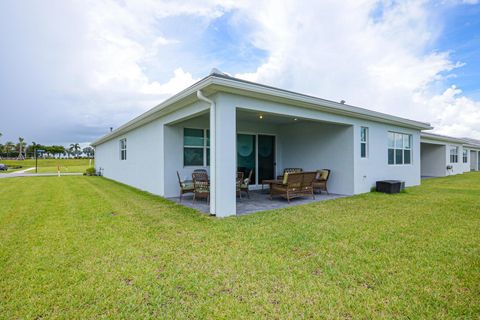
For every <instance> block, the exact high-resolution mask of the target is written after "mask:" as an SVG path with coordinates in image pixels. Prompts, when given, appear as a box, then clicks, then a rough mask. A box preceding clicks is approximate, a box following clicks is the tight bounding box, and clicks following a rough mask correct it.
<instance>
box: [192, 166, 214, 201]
mask: <svg viewBox="0 0 480 320" xmlns="http://www.w3.org/2000/svg"><path fill="white" fill-rule="evenodd" d="M192 180H193V202H194V203H195V200H197V198H204V199H207V202H208V201H210V182H209V181H208V175H207V174H206V173H205V172H193V173H192Z"/></svg>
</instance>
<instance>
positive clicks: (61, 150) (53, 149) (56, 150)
mask: <svg viewBox="0 0 480 320" xmlns="http://www.w3.org/2000/svg"><path fill="white" fill-rule="evenodd" d="M46 150H48V153H50V154H52V155H53V156H54V157H57V156H60V155H61V154H65V147H64V146H56V145H53V146H48V147H46Z"/></svg>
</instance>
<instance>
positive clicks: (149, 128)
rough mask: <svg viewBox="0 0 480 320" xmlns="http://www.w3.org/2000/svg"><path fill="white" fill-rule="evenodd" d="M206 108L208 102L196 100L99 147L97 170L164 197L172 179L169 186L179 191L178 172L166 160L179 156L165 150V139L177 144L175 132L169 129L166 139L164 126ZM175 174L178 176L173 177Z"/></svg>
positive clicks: (96, 153) (96, 157)
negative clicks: (122, 145) (122, 152)
mask: <svg viewBox="0 0 480 320" xmlns="http://www.w3.org/2000/svg"><path fill="white" fill-rule="evenodd" d="M206 110H208V106H207V105H206V104H205V103H202V102H195V103H193V104H191V105H189V106H187V107H185V108H182V109H180V110H178V111H176V112H173V113H171V114H168V115H167V116H165V117H162V118H159V119H156V120H154V121H152V122H149V123H147V124H145V125H143V126H141V127H138V128H135V129H134V130H131V131H129V132H127V133H125V134H124V135H122V136H120V137H116V138H113V139H111V140H109V141H106V142H104V143H102V144H100V145H98V146H96V148H95V169H96V171H97V172H98V171H99V170H100V168H101V169H102V173H103V175H104V176H105V177H106V178H109V179H113V180H115V181H118V182H121V183H125V184H128V185H130V186H133V187H135V188H138V189H140V190H145V191H148V192H151V193H153V194H156V195H161V196H164V195H165V181H169V184H168V186H167V189H173V188H176V189H175V190H176V193H178V182H176V181H177V179H176V172H175V171H173V172H172V171H171V170H165V169H164V168H165V164H166V163H167V164H171V162H172V160H174V158H175V157H177V155H176V154H175V153H169V154H166V153H165V152H164V142H165V141H167V144H168V145H169V146H168V148H167V149H170V148H172V145H176V144H175V142H176V140H175V139H174V137H175V134H173V133H172V132H171V131H168V130H167V137H169V138H172V139H165V137H164V132H165V130H164V127H165V126H166V125H167V124H169V123H171V122H174V121H178V120H179V119H182V118H185V117H189V116H192V115H194V114H197V113H201V112H205V111H206ZM123 138H126V139H127V159H126V160H120V147H119V145H120V140H121V139H123ZM180 156H182V154H180ZM164 173H165V174H166V176H164ZM172 176H173V177H175V179H173V180H172ZM171 181H174V183H176V185H175V186H172V185H171Z"/></svg>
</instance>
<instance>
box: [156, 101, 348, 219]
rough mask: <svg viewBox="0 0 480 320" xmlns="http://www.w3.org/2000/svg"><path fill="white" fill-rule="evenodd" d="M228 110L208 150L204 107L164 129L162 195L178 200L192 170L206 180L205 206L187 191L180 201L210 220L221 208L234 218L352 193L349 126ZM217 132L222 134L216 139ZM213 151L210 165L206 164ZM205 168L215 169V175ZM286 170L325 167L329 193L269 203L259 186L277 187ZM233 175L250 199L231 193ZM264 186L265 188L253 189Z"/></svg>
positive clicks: (209, 128) (209, 140)
mask: <svg viewBox="0 0 480 320" xmlns="http://www.w3.org/2000/svg"><path fill="white" fill-rule="evenodd" d="M220 109H221V108H218V110H217V113H218V112H219V111H220ZM232 111H234V112H233V114H231V113H230V117H232V116H233V119H232V120H233V123H229V124H226V123H225V122H224V121H222V123H220V124H217V127H216V131H217V134H216V135H217V136H216V143H215V144H216V147H213V143H212V142H213V137H212V132H214V131H215V130H212V126H211V123H212V121H211V117H212V114H211V110H205V111H203V112H199V113H197V114H193V115H189V116H188V117H185V118H183V119H179V120H177V121H175V122H173V123H169V124H168V125H166V126H165V127H164V132H165V136H164V144H165V155H166V156H165V160H164V163H165V186H164V188H165V196H166V197H167V198H169V199H171V200H172V201H175V202H177V203H180V197H179V192H180V185H181V184H182V182H186V183H192V173H193V172H194V171H198V170H201V171H204V172H205V173H206V174H207V175H208V184H209V196H208V197H209V200H210V201H207V199H205V198H206V197H204V198H203V199H199V200H197V201H195V203H193V201H192V197H193V196H192V194H191V193H190V194H188V193H187V194H185V195H183V199H182V201H181V204H182V205H185V206H188V207H191V208H195V209H197V210H199V211H201V212H208V213H212V214H217V215H218V212H219V211H224V212H222V213H221V214H220V216H224V214H223V213H225V211H226V212H232V213H234V214H237V215H241V214H246V213H252V212H257V211H264V210H270V209H278V208H282V207H286V206H292V205H297V204H305V203H311V202H317V201H323V200H329V199H334V198H338V197H341V196H342V195H350V194H353V193H354V190H353V188H354V187H353V185H354V177H353V174H352V170H351V166H352V160H353V150H354V148H353V140H354V139H353V136H354V133H353V126H352V125H348V124H342V123H335V122H331V121H325V120H312V119H311V118H309V119H306V118H302V117H300V116H296V115H288V114H280V113H272V112H266V111H264V110H261V108H258V109H248V108H238V107H237V108H234V110H231V111H230V112H232ZM219 129H221V130H222V131H225V132H226V133H220V134H219ZM215 153H217V154H216V161H214V159H213V158H214V154H215ZM213 166H216V167H217V168H216V172H214V170H213ZM286 168H300V169H302V170H303V172H316V171H317V170H321V169H329V170H330V175H329V178H328V181H327V184H328V191H329V192H330V195H328V194H326V193H325V191H324V192H323V193H321V194H318V192H317V194H316V195H315V199H312V197H309V196H302V197H296V198H295V199H292V200H291V202H290V203H289V202H288V201H287V200H286V199H284V198H282V197H274V198H273V199H270V196H269V193H268V184H264V182H265V181H267V180H277V183H279V182H281V181H282V180H278V179H279V177H281V176H282V175H283V173H284V169H286ZM250 172H251V174H250ZM177 173H178V175H177ZM239 173H240V174H243V179H245V178H247V177H250V178H251V179H250V180H249V185H248V189H249V190H250V198H247V197H246V194H245V193H243V195H242V199H240V198H239V196H238V191H236V190H235V184H236V182H235V181H236V178H235V175H236V174H237V175H238V174H239ZM215 176H216V178H215ZM280 179H282V178H280ZM214 180H215V181H214ZM215 182H216V185H215ZM264 186H265V189H266V190H265V191H264V192H261V191H260V190H261V189H263V187H264ZM232 205H233V206H232ZM212 206H214V207H213V208H212ZM227 215H229V214H227Z"/></svg>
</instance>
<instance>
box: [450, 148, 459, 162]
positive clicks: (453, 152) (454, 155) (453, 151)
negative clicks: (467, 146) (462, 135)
mask: <svg viewBox="0 0 480 320" xmlns="http://www.w3.org/2000/svg"><path fill="white" fill-rule="evenodd" d="M450 163H458V147H450Z"/></svg>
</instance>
